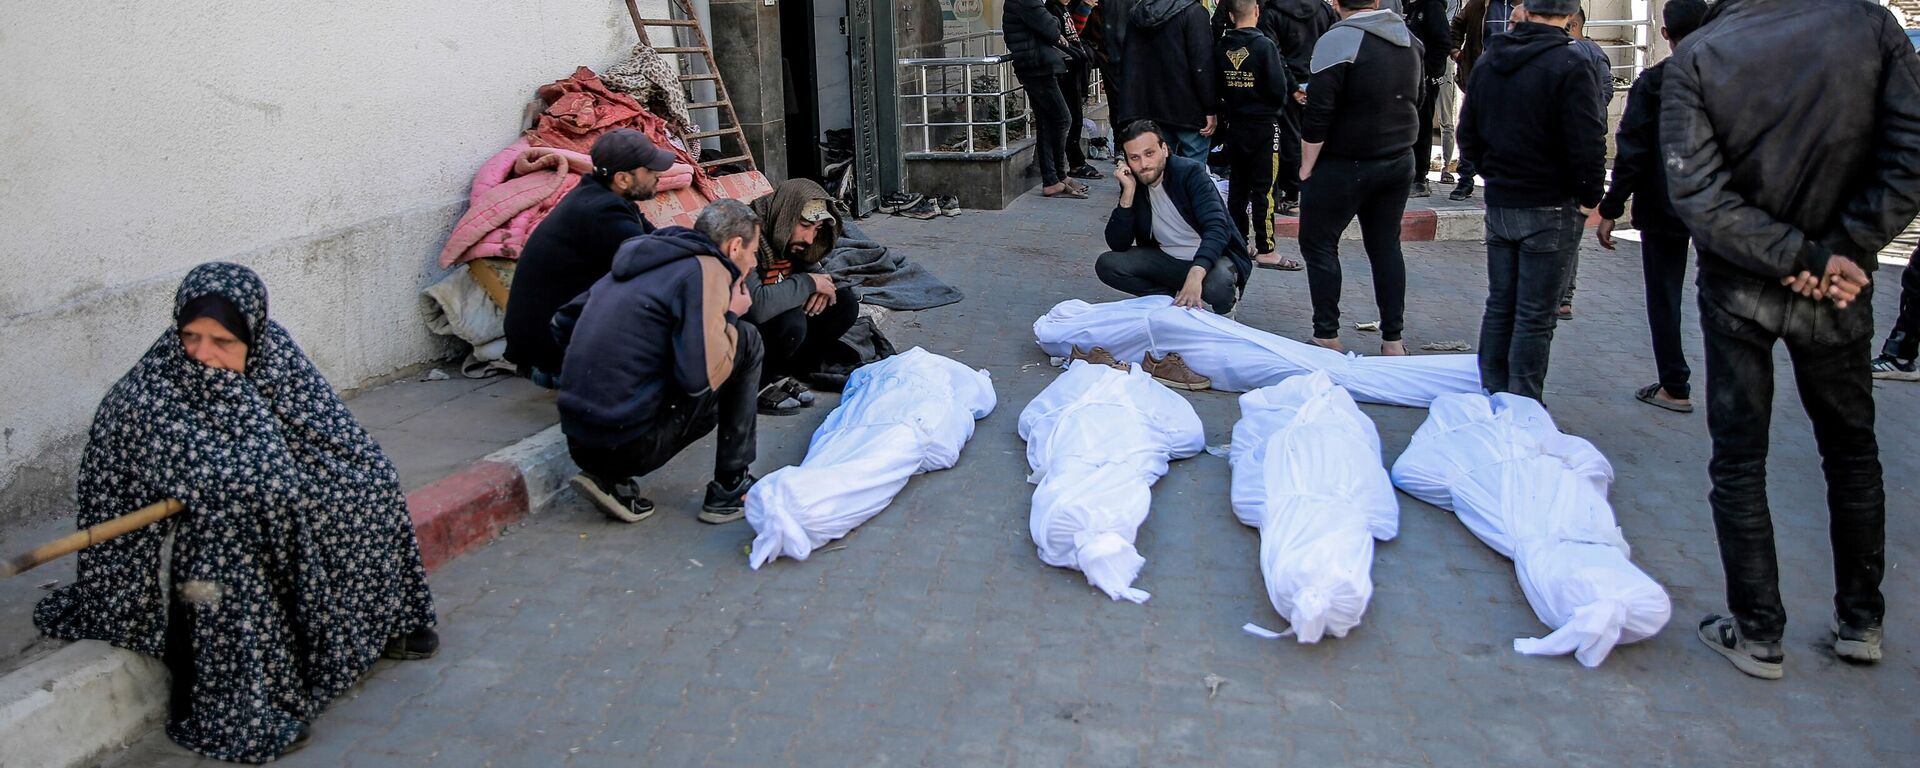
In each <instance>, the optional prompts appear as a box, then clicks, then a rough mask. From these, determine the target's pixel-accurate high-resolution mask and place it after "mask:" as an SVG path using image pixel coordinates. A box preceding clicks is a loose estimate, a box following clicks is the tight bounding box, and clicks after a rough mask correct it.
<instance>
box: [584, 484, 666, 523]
mask: <svg viewBox="0 0 1920 768" xmlns="http://www.w3.org/2000/svg"><path fill="white" fill-rule="evenodd" d="M569 482H571V483H573V489H574V490H576V491H579V492H580V495H581V496H585V497H587V500H588V501H591V502H593V505H594V506H596V507H599V508H600V511H602V512H605V513H607V516H608V517H611V518H613V519H615V520H619V521H621V522H625V523H637V522H640V521H642V520H645V519H647V518H649V517H653V502H652V501H650V500H648V499H646V498H643V497H642V496H641V495H640V488H639V486H636V485H634V483H633V481H632V480H622V481H620V482H618V483H614V484H611V485H609V484H607V483H605V482H603V481H601V480H600V479H599V478H596V477H594V476H592V475H589V474H587V473H585V472H582V473H580V474H577V475H574V476H573V480H571V481H569Z"/></svg>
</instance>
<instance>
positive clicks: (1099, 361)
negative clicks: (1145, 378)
mask: <svg viewBox="0 0 1920 768" xmlns="http://www.w3.org/2000/svg"><path fill="white" fill-rule="evenodd" d="M1067 359H1068V360H1085V361H1087V364H1088V365H1104V366H1107V367H1109V368H1114V369H1117V370H1122V371H1130V370H1132V368H1130V367H1128V366H1127V364H1126V363H1123V362H1120V361H1119V360H1117V359H1115V358H1114V356H1113V353H1112V352H1108V351H1107V348H1106V347H1094V348H1093V349H1089V350H1087V351H1085V352H1082V351H1080V348H1079V347H1077V346H1076V347H1073V349H1072V351H1070V352H1068V353H1067Z"/></svg>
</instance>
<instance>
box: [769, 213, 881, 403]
mask: <svg viewBox="0 0 1920 768" xmlns="http://www.w3.org/2000/svg"><path fill="white" fill-rule="evenodd" d="M832 201H833V196H832V195H829V194H827V191H826V190H825V189H821V188H820V185H819V184H816V183H814V182H812V181H808V180H806V179H792V180H789V181H787V182H785V183H782V184H781V185H780V186H779V187H778V188H776V189H774V190H773V191H772V192H769V193H767V194H765V195H762V196H761V197H760V198H759V199H757V200H754V201H753V212H754V213H755V214H758V215H759V217H760V220H761V222H763V223H764V224H765V225H766V236H765V237H762V238H761V239H760V249H759V252H758V264H757V265H756V267H757V271H756V273H755V275H754V276H753V278H750V279H748V281H747V292H748V293H751V294H752V295H753V308H752V309H750V310H747V314H746V319H747V322H750V323H753V324H754V325H755V326H756V327H758V328H759V329H760V338H761V339H763V340H765V341H766V344H767V364H766V367H765V369H764V370H762V371H761V375H760V398H759V406H760V412H761V413H764V414H768V415H776V416H778V415H785V414H790V413H793V412H794V411H797V410H799V409H800V407H801V406H806V405H812V404H813V400H814V394H813V392H812V391H811V390H809V389H808V388H807V386H806V385H805V384H802V383H800V380H799V379H798V378H795V377H800V376H806V375H808V374H811V373H815V372H818V371H819V370H820V368H821V366H823V365H824V364H826V363H831V362H851V359H847V360H837V361H836V360H832V359H829V358H832V357H834V356H835V355H836V354H843V355H851V353H852V350H851V349H848V348H847V347H846V346H845V345H843V344H840V337H841V336H842V335H844V334H846V332H847V329H849V328H852V327H853V324H854V322H855V321H857V320H859V319H860V301H859V300H858V299H857V298H855V297H854V295H853V289H852V288H835V287H834V284H833V277H832V276H830V275H827V274H826V273H824V272H821V271H820V262H822V261H824V260H825V259H826V258H827V255H828V254H830V253H832V252H833V244H834V241H835V239H836V238H837V237H838V235H839V231H840V222H839V220H838V219H835V218H834V216H833V208H832V207H831V206H830V203H832Z"/></svg>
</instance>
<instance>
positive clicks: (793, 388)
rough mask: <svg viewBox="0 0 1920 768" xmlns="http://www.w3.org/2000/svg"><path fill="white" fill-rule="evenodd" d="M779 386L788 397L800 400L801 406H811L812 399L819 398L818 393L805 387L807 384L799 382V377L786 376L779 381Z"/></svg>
mask: <svg viewBox="0 0 1920 768" xmlns="http://www.w3.org/2000/svg"><path fill="white" fill-rule="evenodd" d="M780 388H781V390H782V391H784V392H786V393H787V396H788V397H791V398H793V399H795V400H798V401H800V407H802V408H812V407H813V401H815V400H818V399H820V397H819V396H818V395H815V394H813V390H811V389H808V388H807V385H805V384H802V383H800V380H799V379H796V378H793V377H792V376H788V377H787V378H786V379H785V380H784V381H783V382H782V383H781V385H780Z"/></svg>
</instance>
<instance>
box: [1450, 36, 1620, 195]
mask: <svg viewBox="0 0 1920 768" xmlns="http://www.w3.org/2000/svg"><path fill="white" fill-rule="evenodd" d="M1471 78H1472V79H1471V80H1469V81H1468V83H1467V88H1466V94H1467V96H1466V103H1465V104H1464V105H1463V106H1462V107H1461V110H1460V125H1459V140H1460V154H1461V156H1462V157H1464V158H1465V159H1466V160H1467V162H1469V163H1472V164H1473V167H1474V168H1475V169H1477V170H1479V172H1480V174H1481V175H1482V176H1484V177H1485V178H1486V182H1487V205H1489V206H1493V207H1498V208H1545V207H1549V206H1556V205H1564V204H1566V203H1568V202H1570V201H1571V202H1575V203H1578V204H1580V205H1581V206H1584V207H1588V208H1592V207H1595V206H1598V205H1599V204H1600V196H1601V194H1602V193H1603V192H1604V191H1605V184H1606V173H1607V137H1606V133H1607V121H1606V115H1605V114H1604V113H1602V111H1601V108H1600V105H1601V103H1602V101H1601V99H1600V93H1599V88H1600V84H1599V83H1598V82H1596V81H1595V79H1594V76H1593V66H1592V64H1591V63H1590V61H1589V60H1588V58H1587V56H1586V54H1585V52H1583V51H1582V50H1580V48H1579V47H1578V44H1577V43H1576V42H1575V41H1574V39H1573V38H1572V37H1571V36H1569V35H1568V34H1567V31H1566V30H1564V29H1561V28H1559V27H1554V26H1549V25H1546V24H1537V23H1532V22H1528V23H1522V24H1515V25H1513V28H1512V29H1511V30H1510V31H1508V32H1507V33H1506V34H1504V35H1494V36H1493V37H1489V38H1487V50H1486V53H1483V54H1481V56H1480V60H1479V61H1478V62H1475V63H1474V67H1473V74H1472V75H1471Z"/></svg>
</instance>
